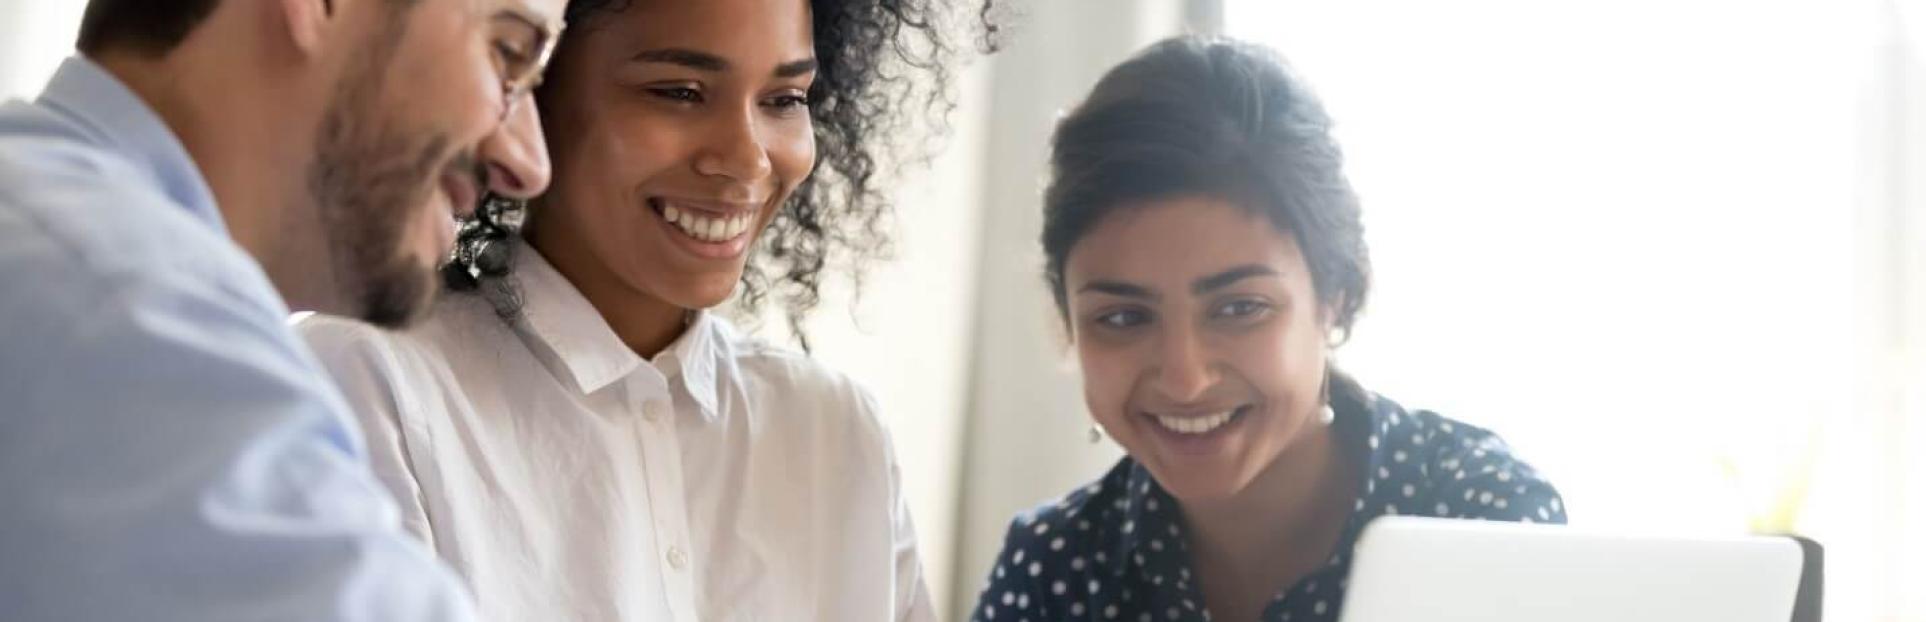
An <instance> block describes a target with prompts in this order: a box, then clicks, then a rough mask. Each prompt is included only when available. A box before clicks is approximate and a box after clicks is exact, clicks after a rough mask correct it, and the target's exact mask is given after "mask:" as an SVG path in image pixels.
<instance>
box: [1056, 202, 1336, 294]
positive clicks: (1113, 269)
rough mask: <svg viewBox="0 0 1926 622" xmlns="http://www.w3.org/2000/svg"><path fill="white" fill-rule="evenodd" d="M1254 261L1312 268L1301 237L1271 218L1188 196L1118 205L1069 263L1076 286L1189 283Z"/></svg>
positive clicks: (1296, 270) (1295, 269)
mask: <svg viewBox="0 0 1926 622" xmlns="http://www.w3.org/2000/svg"><path fill="white" fill-rule="evenodd" d="M1252 265H1257V266H1265V267H1269V268H1271V269H1272V270H1274V271H1275V272H1277V273H1278V274H1280V275H1285V276H1287V277H1288V276H1290V275H1292V274H1305V273H1306V270H1305V269H1304V259H1303V256H1302V254H1301V253H1299V251H1298V248H1297V244H1296V241H1295V240H1294V239H1293V238H1292V236H1291V235H1289V234H1288V233H1285V232H1283V231H1281V230H1279V229H1278V227H1277V226H1276V225H1275V224H1273V223H1272V222H1271V221H1270V219H1268V218H1265V217H1263V216H1262V215H1260V214H1258V213H1257V212H1255V211H1253V210H1250V209H1246V208H1244V207H1241V206H1239V205H1236V204H1234V203H1231V202H1228V201H1224V200H1219V199H1213V198H1207V197H1182V198H1175V199H1163V200H1157V201H1149V202H1145V203H1142V204H1138V205H1133V206H1130V207H1127V208H1121V209H1115V210H1113V211H1111V212H1110V213H1109V214H1107V215H1105V216H1103V217H1102V220H1101V221H1099V222H1097V223H1095V224H1094V225H1093V226H1092V227H1091V229H1090V230H1089V232H1088V233H1086V234H1085V235H1084V236H1083V238H1082V239H1080V240H1078V242H1077V244H1076V246H1075V247H1073V248H1072V249H1071V252H1070V254H1069V256H1068V257H1067V259H1066V261H1065V265H1064V268H1065V273H1066V277H1068V279H1067V280H1068V281H1069V282H1070V284H1071V285H1072V288H1073V289H1074V288H1075V286H1076V284H1077V283H1080V282H1082V281H1089V280H1097V279H1116V280H1129V281H1136V282H1141V283H1143V284H1152V283H1158V284H1174V283H1188V282H1190V281H1192V280H1194V279H1198V278H1203V277H1207V276H1211V275H1215V274H1219V273H1222V272H1224V271H1226V270H1230V269H1234V268H1238V267H1242V266H1252Z"/></svg>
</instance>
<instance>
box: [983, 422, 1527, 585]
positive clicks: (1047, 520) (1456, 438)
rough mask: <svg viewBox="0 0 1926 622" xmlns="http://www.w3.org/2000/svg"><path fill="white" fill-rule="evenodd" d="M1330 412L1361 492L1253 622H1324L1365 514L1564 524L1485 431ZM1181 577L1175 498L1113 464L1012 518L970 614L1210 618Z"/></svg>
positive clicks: (1181, 540) (1130, 467) (1186, 562)
mask: <svg viewBox="0 0 1926 622" xmlns="http://www.w3.org/2000/svg"><path fill="white" fill-rule="evenodd" d="M1337 406H1338V408H1337V411H1338V418H1337V423H1336V424H1335V425H1337V427H1338V434H1339V438H1340V439H1342V442H1344V443H1345V444H1346V445H1348V446H1351V447H1353V448H1354V449H1356V452H1355V454H1356V455H1360V456H1364V457H1365V461H1364V463H1363V464H1361V465H1360V466H1361V468H1360V469H1359V470H1358V472H1359V473H1362V474H1365V477H1364V481H1363V482H1362V484H1363V486H1362V494H1361V495H1360V496H1359V497H1358V498H1357V500H1356V501H1355V502H1354V503H1353V504H1352V505H1351V508H1352V513H1351V517H1350V519H1349V521H1348V522H1347V524H1346V526H1345V531H1344V535H1343V538H1342V539H1341V541H1340V542H1339V544H1338V546H1337V548H1336V549H1335V550H1334V551H1333V552H1332V555H1331V558H1330V563H1329V564H1328V565H1326V566H1325V567H1324V568H1323V569H1321V570H1318V571H1316V572H1313V573H1311V574H1309V575H1307V576H1305V577H1303V578H1301V579H1300V580H1299V581H1298V582H1297V583H1296V584H1295V585H1292V586H1289V587H1287V588H1284V589H1281V590H1280V591H1279V592H1278V593H1277V594H1276V596H1275V598H1273V599H1272V601H1271V602H1270V604H1269V606H1268V607H1266V608H1265V610H1264V613H1263V615H1262V619H1263V620H1265V621H1283V620H1291V621H1296V622H1329V621H1334V620H1336V619H1337V617H1338V614H1339V610H1340V609H1341V607H1340V604H1341V603H1342V602H1343V600H1344V592H1345V588H1346V587H1347V585H1348V581H1347V579H1346V575H1347V574H1348V573H1349V571H1350V553H1351V548H1352V546H1353V545H1354V544H1355V543H1356V539H1357V536H1358V533H1359V532H1360V531H1361V530H1362V529H1363V527H1364V524H1365V523H1366V522H1368V521H1370V520H1371V519H1373V518H1377V517H1378V516H1385V515H1398V514H1402V515H1415V516H1437V517H1449V518H1464V519H1482V520H1502V521H1524V522H1550V523H1563V522H1564V521H1565V508H1564V504H1563V502H1562V501H1561V500H1560V499H1559V496H1558V491H1557V490H1556V489H1554V488H1553V487H1552V485H1551V483H1550V482H1547V481H1545V480H1544V479H1543V478H1541V477H1540V476H1539V475H1538V473H1537V471H1535V470H1533V469H1532V468H1531V466H1530V465H1527V464H1525V463H1523V462H1521V461H1519V460H1517V459H1515V458H1513V457H1512V455H1511V451H1510V449H1509V448H1508V447H1506V445H1505V443H1504V441H1502V440H1500V439H1499V438H1498V436H1497V435H1495V434H1492V433H1491V432H1489V431H1486V430H1484V429H1481V428H1478V427H1477V426H1473V425H1469V424H1465V423H1462V422H1457V421H1452V420H1450V419H1446V418H1444V417H1442V416H1439V415H1437V414H1436V413H1432V412H1428V411H1416V412H1407V411H1405V410H1404V409H1403V408H1402V407H1401V406H1399V405H1397V404H1396V403H1395V402H1392V401H1391V400H1389V399H1385V398H1383V397H1379V396H1375V395H1371V396H1370V397H1369V399H1366V400H1363V401H1362V403H1360V402H1358V401H1356V400H1352V401H1349V402H1340V403H1339V404H1338V405H1337ZM1191 576H1192V573H1191V569H1190V546H1189V544H1188V540H1187V539H1186V538H1185V536H1184V526H1183V524H1182V516H1181V513H1180V512H1178V511H1177V501H1176V500H1175V499H1174V498H1171V497H1170V495H1169V493H1167V492H1165V491H1164V490H1163V488H1162V487H1161V486H1158V485H1157V484H1156V482H1155V481H1154V480H1153V479H1152V478H1151V477H1150V474H1149V472H1148V471H1146V470H1145V469H1143V468H1142V467H1141V466H1139V465H1138V464H1137V463H1136V462H1134V461H1132V460H1131V459H1129V458H1124V459H1123V460H1121V461H1119V462H1118V464H1117V465H1116V466H1115V467H1114V468H1112V469H1111V470H1110V472H1109V473H1108V474H1106V475H1105V476H1104V477H1103V479H1101V480H1099V481H1097V482H1096V483H1094V484H1091V485H1089V486H1086V487H1083V488H1080V489H1078V490H1077V491H1075V492H1073V493H1071V494H1070V495H1069V496H1067V497H1065V498H1064V499H1063V500H1061V501H1059V502H1057V503H1053V504H1049V505H1045V506H1042V507H1040V508H1038V509H1037V510H1034V511H1032V512H1030V513H1027V514H1025V515H1023V516H1019V517H1018V518H1017V519H1016V520H1015V521H1013V522H1012V524H1011V526H1010V531H1009V535H1008V536H1007V537H1006V538H1005V540H1004V547H1003V553H1002V554H1001V555H999V556H998V557H997V563H996V566H995V567H994V568H992V569H991V571H990V577H991V579H990V582H989V585H988V587H987V588H986V589H985V590H984V591H983V594H982V597H981V598H980V599H979V600H978V605H977V608H976V610H975V611H974V612H973V614H972V619H974V620H1030V621H1043V620H1178V621H1187V622H1197V621H1204V620H1209V619H1210V612H1209V611H1208V610H1206V608H1205V607H1204V606H1203V602H1204V599H1203V593H1202V589H1201V587H1200V586H1199V585H1197V584H1196V583H1193V582H1192V581H1191Z"/></svg>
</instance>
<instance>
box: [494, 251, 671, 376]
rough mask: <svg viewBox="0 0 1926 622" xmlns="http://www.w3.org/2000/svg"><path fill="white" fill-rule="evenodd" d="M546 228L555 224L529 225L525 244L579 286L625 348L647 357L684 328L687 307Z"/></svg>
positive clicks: (658, 351) (661, 349) (666, 345)
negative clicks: (635, 283)
mask: <svg viewBox="0 0 1926 622" xmlns="http://www.w3.org/2000/svg"><path fill="white" fill-rule="evenodd" d="M552 231H555V230H554V229H551V228H547V227H531V228H530V229H529V232H528V243H529V246H530V247H532V248H534V249H535V251H536V252H539V253H541V254H542V258H544V259H547V260H548V263H549V265H552V266H554V267H555V271H556V272H560V273H561V274H562V278H565V279H568V282H569V284H571V285H574V286H575V289H576V290H577V291H580V292H582V297H584V298H587V299H588V301H589V305H591V306H593V307H595V311H596V313H597V314H600V315H601V316H602V320H603V321H605V322H608V324H609V328H610V329H612V330H614V331H615V334H616V336H617V337H620V338H621V339H622V343H623V344H625V345H627V346H628V347H629V350H631V351H634V352H635V353H636V354H637V355H638V356H641V357H642V358H644V359H653V358H655V356H656V355H657V354H660V353H661V352H662V351H663V350H666V349H668V347H669V345H670V344H672V343H675V340H676V339H678V338H680V337H681V336H682V333H683V332H684V331H685V330H687V329H688V326H687V324H686V322H685V319H686V318H687V317H688V314H689V311H688V310H687V309H683V308H681V307H677V306H675V305H674V304H670V303H669V302H668V301H665V300H662V299H661V298H657V297H655V296H652V295H649V294H648V293H646V292H643V291H641V290H638V289H636V288H634V287H631V286H629V285H628V284H627V283H624V282H622V280H621V279H620V278H619V277H617V276H616V275H615V273H614V272H613V271H611V270H609V268H608V265H607V264H605V263H603V262H602V261H601V260H600V259H598V258H597V257H596V256H595V254H594V253H593V252H592V251H590V250H589V249H588V247H587V245H584V244H571V243H569V242H568V241H566V240H560V239H557V238H556V235H555V234H553V233H550V232H552Z"/></svg>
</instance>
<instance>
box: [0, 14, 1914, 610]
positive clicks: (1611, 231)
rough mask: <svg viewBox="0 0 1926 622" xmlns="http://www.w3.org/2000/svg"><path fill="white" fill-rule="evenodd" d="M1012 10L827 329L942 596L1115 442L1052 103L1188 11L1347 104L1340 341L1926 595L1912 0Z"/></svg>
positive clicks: (1090, 474) (1650, 505)
mask: <svg viewBox="0 0 1926 622" xmlns="http://www.w3.org/2000/svg"><path fill="white" fill-rule="evenodd" d="M84 4H85V3H84V2H82V1H80V0H0V96H5V97H15V96H31V95H32V94H34V93H36V92H37V91H38V90H39V88H40V86H41V84H43V83H44V81H45V80H46V78H47V76H48V75H50V74H51V72H52V70H53V68H54V66H55V65H56V64H57V63H58V62H59V60H60V59H61V58H62V57H64V56H65V55H67V54H69V53H70V50H71V48H72V43H71V42H72V35H73V31H74V27H75V24H76V23H77V22H78V19H79V15H80V12H81V10H82V8H83V6H84ZM1004 13H1005V14H1006V17H1005V18H1004V19H1005V21H1006V22H1007V23H1006V27H1007V32H1006V37H1005V39H1004V49H1003V50H1002V51H1001V52H1000V53H999V54H997V55H995V56H993V57H989V58H986V59H979V60H978V61H976V62H974V63H973V64H971V65H970V67H969V69H968V70H967V71H966V72H965V74H964V79H963V83H962V88H961V90H960V92H959V94H958V96H959V97H960V102H961V104H962V105H961V107H960V109H959V110H958V112H957V116H956V117H955V118H954V119H953V126H954V131H953V133H952V134H951V136H950V137H949V139H948V141H947V142H946V143H945V149H944V151H943V153H942V154H941V155H940V156H938V157H937V159H936V160H935V161H934V162H933V163H932V164H931V166H930V167H928V168H927V169H925V170H921V171H919V172H916V173H913V174H911V175H909V177H908V178H907V179H905V180H904V183H903V187H902V190H901V191H900V196H901V197H902V202H901V215H900V219H899V220H900V222H899V229H900V235H901V238H900V239H901V241H900V243H899V252H898V257H897V258H896V260H894V261H893V262H891V263H889V264H886V265H883V266H880V267H879V268H878V269H877V270H876V271H875V272H873V273H872V275H871V278H870V280H869V281H868V283H867V286H866V288H865V289H864V292H863V296H862V297H861V298H860V299H852V297H851V296H849V292H850V291H851V290H850V288H847V287H844V288H841V289H839V290H838V291H839V294H838V295H837V296H836V297H833V298H832V300H831V302H829V303H828V304H825V305H824V306H823V308H822V310H821V312H820V313H819V314H818V316H817V317H816V318H815V319H814V322H813V325H812V327H811V330H812V341H813V342H814V343H815V344H817V350H818V356H819V357H820V358H822V359H823V360H825V361H827V362H829V363H830V364H832V365H834V366H837V367H839V368H841V369H843V370H845V371H847V372H849V373H851V374H853V375H854V376H856V377H857V378H859V379H861V380H863V381H864V382H865V383H866V384H868V386H869V387H870V388H871V389H872V390H874V391H875V392H876V394H877V395H878V399H879V400H880V401H881V403H882V404H883V406H884V407H885V409H886V411H887V415H886V416H887V419H888V423H889V425H890V426H891V428H892V430H893V432H894V435H895V440H896V443H897V448H898V453H899V455H900V457H901V460H902V463H903V473H904V477H905V481H906V485H907V487H908V490H909V495H910V499H911V502H912V509H913V511H914V513H915V517H916V520H917V523H918V527H919V530H920V537H921V544H922V551H923V560H924V563H925V565H926V566H927V571H928V574H929V576H930V577H931V579H932V583H931V588H932V590H933V592H934V593H935V596H936V597H937V599H938V600H939V602H940V603H941V604H942V607H943V610H944V611H945V612H946V613H949V614H951V615H953V616H955V617H956V618H957V619H961V614H962V612H963V611H965V610H966V609H967V608H968V607H969V606H970V604H971V603H972V601H973V599H974V598H975V596H976V591H977V590H978V589H979V588H980V586H981V585H982V579H983V577H984V573H985V571H986V570H987V569H988V568H989V560H990V558H991V556H992V555H994V553H995V552H996V551H997V548H998V546H999V544H1000V541H1001V538H1002V534H1003V529H1004V527H1005V526H1006V525H1007V521H1008V520H1009V518H1010V516H1011V515H1012V514H1013V513H1015V512H1017V511H1019V510H1022V509H1024V508H1028V507H1031V506H1034V505H1036V504H1038V503H1041V502H1044V501H1046V500H1051V499H1054V498H1055V497H1057V496H1059V495H1061V494H1062V493H1064V492H1065V491H1067V490H1069V489H1070V488H1071V487H1073V486H1076V485H1078V484H1080V483H1083V482H1086V481H1088V480H1090V479H1092V478H1094V477H1096V476H1097V475H1098V474H1099V473H1101V471H1102V470H1103V469H1104V468H1105V467H1106V466H1107V465H1108V464H1109V463H1110V462H1111V461H1112V460H1114V459H1115V458H1116V457H1117V456H1118V453H1117V450H1116V448H1114V447H1112V446H1109V445H1107V444H1101V445H1091V444H1089V443H1087V442H1086V440H1085V428H1086V425H1087V418H1086V416H1085V415H1084V412H1083V407H1082V402H1081V398H1080V395H1081V394H1080V390H1079V383H1078V377H1077V374H1076V371H1075V369H1074V366H1073V365H1072V364H1071V361H1072V359H1071V358H1070V357H1069V356H1068V350H1067V344H1066V343H1065V342H1064V340H1063V337H1062V335H1061V333H1060V332H1059V330H1058V329H1057V328H1056V326H1055V323H1054V322H1055V320H1054V316H1053V312H1052V310H1051V308H1050V303H1049V299H1048V296H1047V294H1046V293H1045V291H1044V289H1043V287H1042V285H1041V281H1040V278H1039V276H1038V270H1039V268H1040V252H1039V251H1038V248H1037V245H1036V243H1035V240H1036V237H1037V233H1038V230H1039V223H1040V216H1039V205H1038V193H1039V190H1040V189H1041V187H1042V184H1043V181H1044V179H1043V171H1044V167H1043V162H1044V159H1045V148H1046V141H1047V139H1048V137H1049V133H1050V130H1051V127H1052V123H1053V121H1054V119H1055V118H1056V116H1057V115H1058V114H1059V113H1060V112H1061V111H1063V110H1065V109H1067V108H1069V107H1070V106H1072V105H1074V103H1075V102H1076V101H1077V99H1078V97H1079V96H1080V95H1081V94H1082V92H1083V91H1084V90H1086V89H1087V88H1088V87H1089V86H1090V85H1091V84H1092V83H1093V82H1094V81H1095V80H1096V78H1097V77H1098V76H1099V75H1100V74H1101V73H1102V72H1103V71H1104V70H1105V69H1106V68H1107V67H1109V66H1110V65H1112V64H1114V63H1116V62H1118V61H1120V60H1122V59H1124V58H1125V57H1127V56H1128V55H1129V54H1130V53H1131V52H1132V51H1133V50H1136V49H1138V48H1140V47H1142V46H1143V45H1145V44H1148V43H1150V42H1152V41H1154V40H1156V39H1159V38H1162V37H1165V36H1168V35H1172V34H1176V33H1180V32H1203V33H1223V34H1228V35H1231V36H1235V37H1241V38H1247V39H1251V40H1256V41H1260V42H1263V43H1267V44H1270V45H1272V46H1275V47H1276V48H1278V49H1279V50H1281V51H1282V52H1283V53H1284V54H1285V55H1286V56H1287V57H1289V58H1290V59H1291V60H1292V61H1293V62H1294V64H1296V66H1297V67H1298V69H1299V70H1300V71H1301V72H1302V73H1303V74H1304V75H1305V76H1307V77H1308V78H1309V79H1310V81H1311V82H1312V84H1313V85H1314V86H1315V87H1316V88H1317V90H1318V91H1319V92H1321V94H1322V95H1323V96H1324V98H1325V100H1326V104H1327V106H1328V108H1329V109H1330V111H1331V113H1332V114H1333V116H1334V117H1335V118H1336V119H1337V121H1338V123H1339V130H1338V132H1339V140H1340V141H1341V143H1342V145H1343V146H1344V148H1345V150H1346V153H1347V155H1348V157H1349V171H1350V173H1351V176H1352V180H1353V182H1354V183H1355V185H1356V186H1357V188H1358V190H1359V192H1360V194H1361V195H1362V197H1363V200H1364V206H1365V208H1364V209H1365V220H1366V226H1367V229H1368V233H1367V239H1368V241H1369V243H1370V245H1371V248H1372V255H1373V260H1374V263H1375V265H1376V269H1377V274H1376V278H1377V280H1376V287H1375V290H1374V291H1373V292H1372V295H1371V296H1372V299H1371V302H1370V307H1369V308H1368V309H1367V310H1366V313H1365V315H1364V317H1363V319H1362V320H1361V321H1360V323H1359V325H1358V327H1357V330H1356V337H1355V339H1354V340H1353V341H1352V342H1351V343H1350V344H1349V345H1347V346H1345V347H1344V348H1343V349H1341V350H1340V351H1339V353H1338V356H1339V358H1340V361H1341V364H1343V365H1344V366H1345V367H1347V368H1348V369H1350V370H1352V371H1353V372H1355V373H1356V374H1357V375H1358V376H1359V377H1360V379H1361V380H1363V381H1364V382H1365V383H1366V384H1367V385H1368V386H1370V387H1371V388H1374V389H1376V390H1378V391H1379V392H1382V393H1385V394H1387V395H1390V396H1392V397H1394V398H1396V399H1398V400H1399V401H1401V402H1403V403H1405V404H1407V405H1411V406H1416V407H1423V408H1431V409H1435V410H1439V411H1441V412H1444V413H1446V414H1448V415H1451V416H1454V417H1457V418H1461V419H1466V420H1469V421H1472V422H1474V423H1478V424H1481V425H1484V426H1486V427H1491V428H1495V429H1497V430H1499V431H1500V432H1502V433H1503V434H1504V435H1505V436H1506V437H1507V438H1508V439H1509V440H1510V441H1511V442H1512V444H1513V446H1514V447H1515V449H1516V450H1517V451H1518V452H1519V453H1520V454H1522V455H1523V456H1525V457H1526V458H1527V459H1529V460H1531V461H1533V462H1535V463H1536V464H1537V465H1538V466H1539V467H1540V468H1541V469H1542V470H1544V471H1546V472H1547V473H1548V474H1549V475H1550V477H1552V478H1553V480H1554V481H1555V482H1556V483H1557V484H1558V485H1559V487H1560V488H1561V489H1562V490H1563V492H1564V494H1565V497H1566V499H1567V501H1568V503H1569V506H1570V508H1571V514H1572V520H1573V522H1574V523H1577V524H1583V525H1591V526H1600V527H1613V528H1624V529H1635V530H1666V531H1688V532H1695V533H1737V532H1746V531H1794V532H1798V533H1803V534H1807V535H1811V536H1814V537H1816V538H1818V539H1820V540H1821V541H1823V542H1824V543H1825V544H1826V545H1827V547H1828V560H1827V562H1828V565H1829V569H1828V572H1829V576H1828V578H1827V588H1828V592H1829V593H1828V594H1827V599H1826V607H1827V612H1826V613H1827V616H1826V617H1827V618H1828V619H1831V620H1840V621H1846V622H1858V621H1881V622H1890V621H1907V622H1926V590H1922V589H1920V588H1919V586H1921V585H1926V530H1922V529H1919V528H1918V527H1919V526H1921V525H1926V458H1922V457H1921V456H1920V453H1921V452H1922V451H1926V0H1771V1H1760V0H1458V1H1456V2H1447V3H1441V2H1429V1H1425V0H1035V1H1030V2H1023V1H1016V2H1010V3H1008V4H1007V9H1006V10H1005V11H1004ZM0 502H3V501H0ZM1909 526H1911V527H1913V528H1912V529H1908V528H1907V527H1909Z"/></svg>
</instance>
